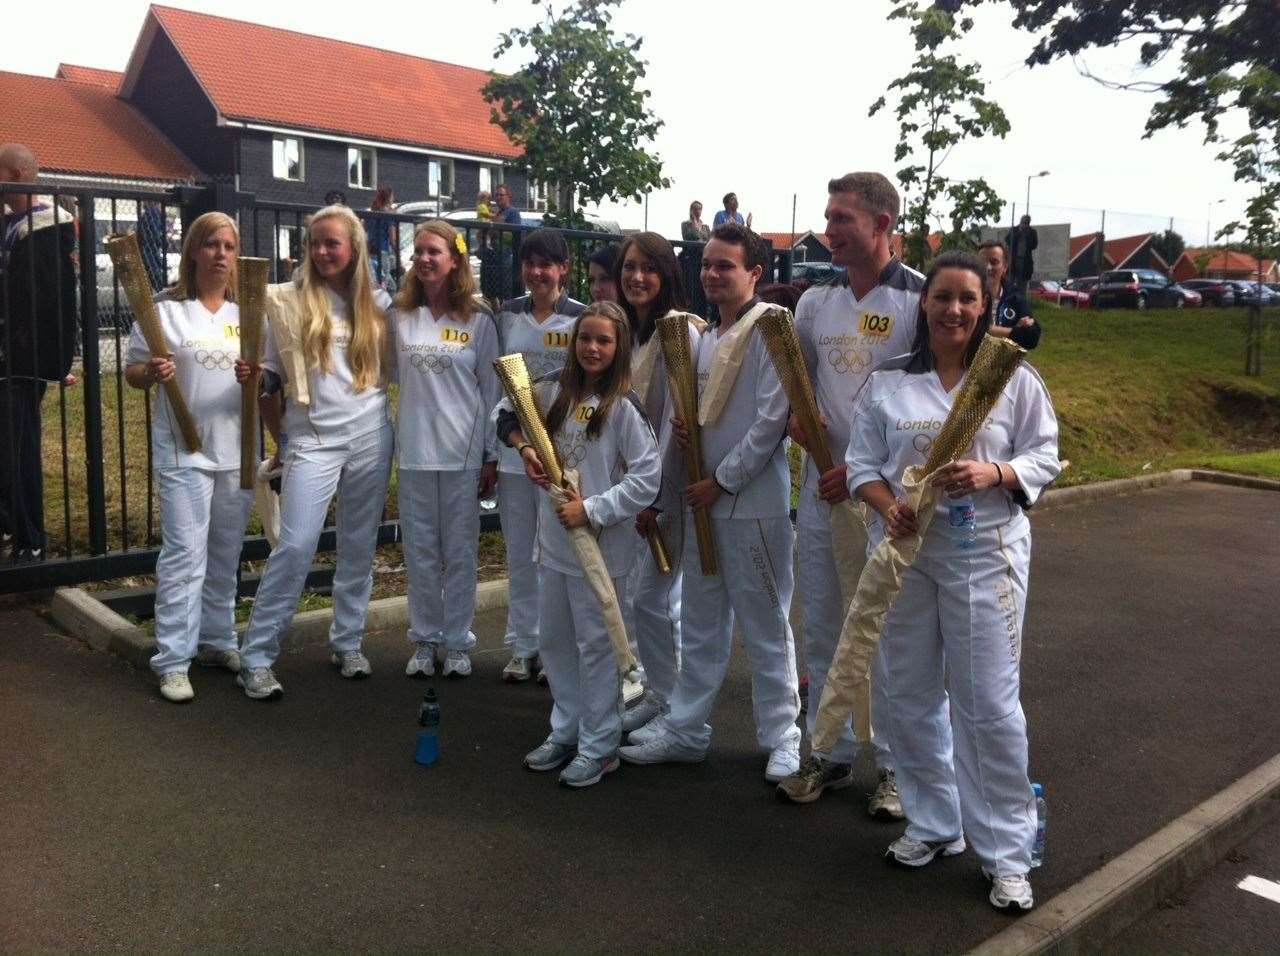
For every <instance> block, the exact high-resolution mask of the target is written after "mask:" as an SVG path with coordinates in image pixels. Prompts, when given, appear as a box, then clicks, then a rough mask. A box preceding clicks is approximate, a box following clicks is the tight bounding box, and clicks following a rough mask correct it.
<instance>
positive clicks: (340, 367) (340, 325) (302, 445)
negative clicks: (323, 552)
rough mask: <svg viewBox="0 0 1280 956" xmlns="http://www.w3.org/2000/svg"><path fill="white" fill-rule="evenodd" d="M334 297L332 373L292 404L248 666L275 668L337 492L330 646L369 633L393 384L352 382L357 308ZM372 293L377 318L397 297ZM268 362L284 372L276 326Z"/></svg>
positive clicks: (320, 375)
mask: <svg viewBox="0 0 1280 956" xmlns="http://www.w3.org/2000/svg"><path fill="white" fill-rule="evenodd" d="M327 295H328V299H329V323H330V339H329V358H330V362H331V367H330V370H329V371H328V372H324V371H321V370H320V369H315V368H312V369H308V371H307V388H308V390H309V392H310V397H311V401H310V403H309V404H307V405H303V404H301V403H299V402H294V401H291V402H289V403H288V407H287V408H286V410H285V417H284V428H285V432H286V433H287V434H288V444H287V445H286V448H285V458H284V474H283V476H282V478H281V481H282V485H281V491H280V539H279V541H278V542H277V543H276V546H275V547H274V548H273V549H272V551H271V557H270V559H268V561H267V567H266V570H265V571H264V572H263V574H262V582H261V583H260V584H259V585H258V596H257V600H256V601H255V602H254V606H253V614H252V616H251V617H250V618H249V628H248V630H247V631H245V635H244V641H243V645H242V648H241V659H242V663H243V664H244V666H245V667H249V668H254V667H270V666H271V665H272V664H273V663H274V662H275V659H276V658H277V657H278V656H279V654H280V635H281V633H282V632H283V631H284V629H285V628H286V627H287V626H288V624H289V621H290V619H291V618H292V617H293V613H294V611H295V610H296V609H297V606H298V598H299V597H300V596H301V594H302V585H303V583H304V582H305V580H306V576H307V570H308V568H310V566H311V561H312V559H313V558H314V557H315V553H316V544H317V543H318V542H319V539H320V532H321V531H322V530H323V529H324V519H325V515H326V513H327V512H328V510H329V503H330V501H332V500H333V496H334V494H335V493H336V494H337V496H338V506H337V568H336V570H335V572H334V575H333V624H332V625H331V626H330V628H329V645H330V646H331V647H332V648H333V650H335V651H338V652H342V651H357V650H359V649H360V645H361V642H362V641H363V639H364V621H365V614H366V612H367V611H368V609H369V592H370V591H371V590H372V589H373V556H374V551H375V550H376V548H377V536H378V522H379V521H380V520H381V517H382V509H383V507H384V505H385V504H386V498H387V478H388V476H389V475H390V472H391V453H392V446H393V444H394V440H393V438H392V432H391V424H390V422H389V420H388V406H387V390H386V388H385V387H383V386H382V385H375V386H374V387H372V388H366V389H364V390H363V391H360V392H357V391H355V390H354V374H353V372H352V370H351V366H350V365H349V364H348V361H347V348H348V346H349V345H350V342H351V334H352V333H351V322H350V318H349V313H350V310H349V309H348V308H347V304H346V302H345V301H344V300H343V299H342V298H341V297H340V296H338V295H336V294H335V293H333V292H331V291H330V292H328V293H327ZM374 299H375V301H376V302H377V305H378V309H379V312H380V321H385V313H386V310H387V309H388V308H390V306H391V297H390V296H388V295H387V294H386V292H384V291H382V290H381V289H376V290H374ZM261 364H262V367H263V368H264V369H267V370H269V371H271V372H274V373H276V374H277V375H285V374H286V369H285V367H284V366H283V364H282V363H281V361H280V356H279V352H278V350H277V349H276V343H275V338H274V336H273V335H271V334H267V336H266V347H265V349H264V357H263V360H262V363H261ZM383 371H384V374H385V373H386V371H387V370H385V369H384V370H383Z"/></svg>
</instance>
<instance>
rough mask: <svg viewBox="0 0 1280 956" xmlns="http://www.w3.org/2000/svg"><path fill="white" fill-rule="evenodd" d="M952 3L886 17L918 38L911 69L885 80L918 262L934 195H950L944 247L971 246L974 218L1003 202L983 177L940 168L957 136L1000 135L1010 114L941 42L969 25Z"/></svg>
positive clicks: (881, 103)
mask: <svg viewBox="0 0 1280 956" xmlns="http://www.w3.org/2000/svg"><path fill="white" fill-rule="evenodd" d="M955 6H956V4H955V3H954V2H945V3H944V2H939V3H934V4H932V5H930V6H928V7H923V8H922V7H921V5H920V4H919V3H918V2H915V0H910V2H906V3H900V4H899V5H898V6H897V7H896V8H894V10H893V12H892V13H890V14H889V18H890V19H891V20H907V21H908V22H909V23H910V29H911V35H912V38H913V39H914V40H915V46H916V51H917V55H916V59H915V61H914V62H913V63H912V64H911V68H910V69H909V70H908V71H907V72H906V73H904V74H903V75H902V76H900V77H898V78H897V79H896V80H894V81H893V82H892V83H890V84H889V93H890V94H897V97H898V102H897V107H896V109H895V110H894V116H895V117H896V118H897V120H898V131H899V136H898V145H897V147H896V149H895V150H894V160H895V162H899V163H901V162H903V161H904V160H906V161H908V162H907V165H905V166H902V167H901V168H899V169H898V172H897V177H898V182H899V184H900V185H901V186H902V188H903V193H904V198H905V200H906V201H905V207H904V210H903V217H902V218H903V224H904V225H903V232H904V240H905V242H904V247H905V248H904V250H903V252H904V257H905V258H906V260H907V261H908V262H909V263H910V264H912V265H914V266H917V267H921V266H923V265H924V264H925V262H926V260H927V259H928V258H929V229H930V220H931V219H932V218H934V217H935V215H936V212H935V209H936V207H937V206H938V205H939V200H941V199H945V200H947V201H948V202H949V205H950V209H951V215H950V220H951V231H950V232H949V233H948V234H947V235H946V237H945V238H944V246H948V247H955V246H964V247H969V248H972V245H973V240H975V239H976V237H977V227H978V224H979V223H983V222H993V221H995V220H996V219H998V217H999V215H1000V209H1001V207H1003V205H1004V203H1003V202H1002V201H1001V200H1000V198H999V197H998V196H997V195H996V193H995V190H993V189H992V188H991V187H990V186H989V185H988V184H987V183H986V181H985V180H983V179H981V178H978V179H966V180H957V179H948V178H946V177H944V176H943V175H942V174H941V167H942V165H943V163H944V162H945V161H946V159H947V157H948V156H950V154H951V150H952V149H954V148H955V146H956V145H957V144H959V143H960V142H962V141H964V140H966V139H971V138H976V137H982V136H998V137H1000V138H1004V136H1005V135H1006V134H1007V133H1008V132H1009V120H1008V118H1007V117H1006V116H1005V114H1004V110H1002V109H1001V108H1000V106H999V105H998V104H997V103H996V102H995V101H993V100H990V99H988V98H987V97H986V95H985V94H986V84H985V83H984V82H983V81H982V78H981V76H980V72H981V71H980V67H979V66H978V64H976V63H964V62H961V61H960V60H959V59H958V58H957V57H956V56H955V54H952V53H944V52H942V51H941V48H942V47H943V45H944V44H946V43H948V42H949V41H957V40H960V39H962V38H963V37H964V35H965V34H966V33H968V32H969V30H970V29H972V27H973V21H972V20H971V19H968V18H960V19H957V18H956V16H955V15H954V13H953V12H952V8H954V7H955ZM885 105H886V97H884V96H882V97H880V98H879V99H878V100H876V101H875V103H873V104H872V105H871V110H870V114H869V115H871V116H874V115H875V114H876V113H878V112H879V111H880V110H881V109H883V108H884V107H885Z"/></svg>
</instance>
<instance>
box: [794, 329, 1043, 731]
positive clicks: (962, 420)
mask: <svg viewBox="0 0 1280 956" xmlns="http://www.w3.org/2000/svg"><path fill="white" fill-rule="evenodd" d="M1026 354H1027V353H1026V351H1025V350H1024V349H1023V348H1021V347H1020V346H1018V345H1016V344H1014V343H1013V342H1011V341H1010V340H1009V339H1001V338H994V337H992V336H990V335H987V336H984V337H983V340H982V345H981V346H980V347H979V349H978V353H977V355H975V356H974V359H973V362H972V364H971V365H970V366H969V369H968V371H967V372H966V373H965V379H964V384H962V385H961V386H960V392H959V394H958V395H957V396H956V400H955V402H954V403H953V404H952V406H951V411H950V412H949V413H948V414H947V420H946V421H945V422H943V423H942V430H941V431H939V432H938V436H937V438H935V439H934V441H933V445H932V446H931V447H930V450H929V457H928V458H927V459H926V461H925V463H924V465H922V466H920V467H912V468H908V469H907V471H906V474H905V475H904V476H903V479H902V487H903V490H904V493H905V497H906V502H907V504H908V505H909V506H910V507H911V509H912V511H913V512H914V513H915V516H916V524H917V531H916V532H915V533H914V534H911V535H907V536H905V537H902V538H890V537H888V536H887V535H886V536H885V538H884V540H883V541H881V542H880V544H879V545H877V546H876V549H875V551H873V552H872V554H871V557H870V558H868V559H867V564H866V567H865V568H863V571H862V577H861V579H860V580H859V581H858V588H857V591H856V592H855V594H854V597H853V603H852V604H851V605H850V606H849V613H848V615H847V616H846V617H845V621H844V627H843V629H842V630H841V631H840V643H839V644H838V645H837V646H836V653H835V656H834V657H833V658H832V661H831V669H830V671H828V673H827V683H826V686H825V687H824V688H823V689H822V700H821V701H820V702H819V704H818V717H817V722H816V724H815V726H814V731H813V749H814V750H815V751H817V752H820V753H830V752H831V750H832V748H833V747H834V746H835V744H836V742H837V741H838V740H839V739H840V731H841V729H842V728H843V726H844V719H845V717H847V716H849V715H850V714H852V715H853V727H854V730H855V731H856V732H857V735H858V739H859V740H860V741H862V742H863V743H866V742H868V741H870V739H871V679H870V674H871V661H872V658H873V656H874V654H875V649H876V643H877V641H879V639H880V632H881V631H882V630H883V629H884V619H885V615H886V614H887V613H888V611H889V608H890V607H892V606H893V602H894V600H895V599H896V598H897V596H898V592H899V591H901V590H902V576H903V574H904V573H905V572H906V570H907V569H908V568H909V567H911V565H912V564H914V563H915V559H916V555H917V554H918V553H919V551H920V545H921V543H922V542H923V541H924V536H925V532H927V531H928V530H929V524H930V522H931V521H932V520H933V513H934V510H935V509H936V507H937V504H938V500H939V497H940V495H941V494H942V492H941V490H940V489H938V488H934V487H933V485H932V484H931V483H930V482H931V480H932V478H933V475H934V472H936V471H937V470H938V469H939V468H941V467H942V466H943V465H946V464H948V463H949V462H951V461H953V460H954V459H955V458H956V457H957V456H959V455H962V454H963V453H964V452H965V450H966V449H967V448H968V447H969V446H970V445H971V444H972V443H973V439H974V436H975V435H977V433H978V429H979V428H980V427H981V426H982V423H983V422H984V421H985V420H986V418H987V416H988V415H989V414H991V409H992V408H994V407H995V403H996V401H997V400H998V399H999V397H1000V394H1001V392H1003V391H1004V387H1005V386H1006V385H1007V384H1008V383H1009V379H1010V378H1012V377H1013V373H1014V372H1016V371H1017V369H1018V365H1019V364H1021V362H1022V359H1023V357H1024V356H1025V355H1026Z"/></svg>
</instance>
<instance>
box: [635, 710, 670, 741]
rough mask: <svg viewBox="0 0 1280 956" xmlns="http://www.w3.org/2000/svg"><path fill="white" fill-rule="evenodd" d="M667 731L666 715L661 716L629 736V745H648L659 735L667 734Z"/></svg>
mask: <svg viewBox="0 0 1280 956" xmlns="http://www.w3.org/2000/svg"><path fill="white" fill-rule="evenodd" d="M666 730H667V722H666V714H659V715H658V716H657V717H655V718H653V720H651V721H649V722H648V723H647V724H645V725H644V726H643V727H637V728H636V729H635V730H633V731H631V732H630V733H628V734H627V743H629V744H643V743H648V742H649V741H650V740H652V739H653V738H654V737H657V736H658V735H659V734H662V733H665V732H666Z"/></svg>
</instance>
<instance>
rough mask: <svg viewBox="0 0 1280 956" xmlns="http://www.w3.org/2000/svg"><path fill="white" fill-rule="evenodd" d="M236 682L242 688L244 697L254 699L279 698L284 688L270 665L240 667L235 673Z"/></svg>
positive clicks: (282, 694)
mask: <svg viewBox="0 0 1280 956" xmlns="http://www.w3.org/2000/svg"><path fill="white" fill-rule="evenodd" d="M236 683H237V684H239V685H240V686H241V687H243V688H244V695H245V696H246V697H251V698H253V699H254V700H279V699H280V698H281V697H283V696H284V688H283V687H281V686H280V682H279V681H278V680H276V675H275V674H273V673H271V668H270V667H252V668H244V667H242V668H240V673H239V674H237V675H236Z"/></svg>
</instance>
